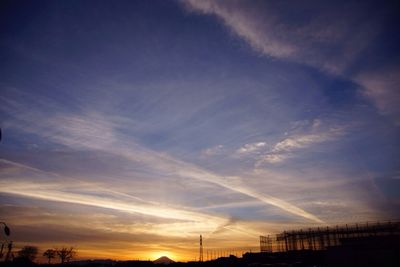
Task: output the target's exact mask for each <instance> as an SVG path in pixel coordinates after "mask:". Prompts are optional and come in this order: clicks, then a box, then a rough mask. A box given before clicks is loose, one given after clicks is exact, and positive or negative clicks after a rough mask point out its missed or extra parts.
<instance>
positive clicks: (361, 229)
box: [260, 222, 400, 252]
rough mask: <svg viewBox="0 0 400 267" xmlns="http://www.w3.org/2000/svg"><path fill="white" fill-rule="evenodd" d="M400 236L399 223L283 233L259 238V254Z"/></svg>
mask: <svg viewBox="0 0 400 267" xmlns="http://www.w3.org/2000/svg"><path fill="white" fill-rule="evenodd" d="M385 235H386V236H400V222H375V223H364V224H359V223H356V224H351V225H348V224H346V225H343V226H334V227H317V228H309V229H300V230H293V231H284V232H283V233H280V234H277V235H276V239H275V240H272V238H270V237H269V236H268V237H265V236H260V251H261V252H285V251H293V250H324V249H327V248H328V247H332V246H340V245H343V242H346V240H349V239H358V240H362V239H365V238H370V237H376V236H385Z"/></svg>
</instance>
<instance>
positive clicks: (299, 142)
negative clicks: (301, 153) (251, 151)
mask: <svg viewBox="0 0 400 267" xmlns="http://www.w3.org/2000/svg"><path fill="white" fill-rule="evenodd" d="M320 125H321V121H320V120H315V121H314V122H313V124H312V126H311V129H312V133H307V134H296V135H293V136H290V137H287V138H285V139H283V140H282V141H280V142H278V143H276V144H275V145H274V146H273V147H272V149H270V150H269V151H267V152H266V153H265V154H263V155H262V156H261V157H260V159H259V160H258V161H257V162H256V166H257V167H258V166H261V165H262V164H264V163H271V164H274V163H280V162H283V161H285V160H286V159H288V158H291V157H293V156H294V155H295V152H296V151H298V150H301V149H306V148H308V147H310V146H312V145H315V144H319V143H323V142H327V141H331V140H334V139H336V138H337V137H339V136H342V135H343V134H344V133H345V132H344V128H343V127H332V128H330V129H328V130H326V131H322V132H321V131H316V129H318V128H319V127H320Z"/></svg>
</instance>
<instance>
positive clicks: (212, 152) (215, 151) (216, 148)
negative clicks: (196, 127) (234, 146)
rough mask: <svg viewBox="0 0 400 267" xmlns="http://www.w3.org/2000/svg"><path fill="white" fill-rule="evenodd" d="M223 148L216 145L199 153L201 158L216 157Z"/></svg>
mask: <svg viewBox="0 0 400 267" xmlns="http://www.w3.org/2000/svg"><path fill="white" fill-rule="evenodd" d="M223 148H224V146H223V145H216V146H213V147H210V148H207V149H204V150H202V151H201V154H202V155H203V156H214V155H217V154H219V153H221V151H222V150H223Z"/></svg>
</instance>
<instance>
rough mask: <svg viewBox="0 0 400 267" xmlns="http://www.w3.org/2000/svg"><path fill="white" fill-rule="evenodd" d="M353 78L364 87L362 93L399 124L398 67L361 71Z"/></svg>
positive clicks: (399, 91) (399, 82)
mask: <svg viewBox="0 0 400 267" xmlns="http://www.w3.org/2000/svg"><path fill="white" fill-rule="evenodd" d="M355 80H356V81H357V82H358V83H359V84H360V85H361V86H363V88H364V91H363V93H364V95H365V96H367V97H368V98H370V99H371V100H372V102H373V103H374V104H375V106H376V107H377V108H378V109H379V112H381V113H382V114H384V115H391V116H392V117H393V118H394V121H395V123H396V124H400V121H399V119H398V118H399V117H400V106H399V102H400V90H399V88H400V67H399V66H396V67H389V68H383V69H378V70H374V71H372V70H369V71H363V72H361V73H359V74H358V75H356V77H355Z"/></svg>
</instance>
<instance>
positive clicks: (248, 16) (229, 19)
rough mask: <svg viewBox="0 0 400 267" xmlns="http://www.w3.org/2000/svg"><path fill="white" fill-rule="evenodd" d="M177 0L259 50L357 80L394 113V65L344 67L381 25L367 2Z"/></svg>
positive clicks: (376, 101)
mask: <svg viewBox="0 0 400 267" xmlns="http://www.w3.org/2000/svg"><path fill="white" fill-rule="evenodd" d="M181 2H182V4H183V6H185V8H186V9H187V10H190V11H192V12H197V13H201V14H205V15H213V16H215V17H217V18H218V19H219V20H221V21H222V23H223V24H224V25H225V26H226V27H227V28H228V29H230V30H231V31H232V32H233V33H234V34H235V35H237V36H238V37H240V38H241V39H243V40H244V41H246V42H247V43H248V44H249V45H250V46H251V47H252V48H253V50H255V51H257V52H259V53H261V54H262V55H264V56H267V57H273V58H278V59H281V60H287V61H293V62H298V63H301V64H305V65H309V66H312V67H315V68H317V69H319V70H322V71H324V72H327V73H329V74H331V75H334V76H338V77H342V78H344V79H347V80H349V81H352V82H354V83H358V84H359V85H361V88H362V93H363V95H364V96H366V97H367V98H369V99H370V100H372V102H373V103H374V104H375V105H376V107H377V108H378V109H379V110H380V111H381V114H384V115H388V114H394V115H395V116H397V117H398V113H399V111H398V109H397V108H396V106H399V105H398V102H399V96H398V90H397V88H398V85H399V81H398V79H397V77H398V76H399V75H398V72H399V71H398V68H397V69H390V70H387V69H385V70H384V71H382V70H381V69H382V66H378V70H374V71H372V70H371V69H366V70H364V68H363V67H362V66H361V67H360V64H358V66H357V68H358V70H357V71H356V73H357V72H359V74H356V75H354V74H349V71H348V70H349V69H351V68H352V66H353V65H356V64H357V61H358V60H360V57H361V56H362V55H363V52H364V51H365V50H366V49H368V47H369V45H370V44H372V43H373V41H374V40H375V39H376V37H377V36H378V34H379V33H380V32H381V31H382V28H383V26H382V19H381V18H380V17H379V12H377V14H376V15H377V16H376V17H371V16H369V15H368V14H370V13H369V11H368V10H369V5H368V4H365V3H360V2H358V3H357V2H354V1H353V2H352V1H349V2H347V3H346V4H341V5H338V4H335V3H331V4H326V3H325V5H324V6H321V5H319V4H316V3H315V2H308V3H301V4H298V3H293V2H286V1H281V2H268V1H259V2H257V1H256V2H254V1H252V2H248V1H240V0H235V1H224V0H221V1H208V0H206V1H196V0H189V1H181ZM293 9H295V10H296V14H298V15H297V16H296V17H295V20H298V21H296V23H294V22H293V17H292V16H293V14H291V13H290V12H288V10H293ZM354 11H356V12H354ZM349 12H351V14H350V13H349ZM339 14H340V16H339ZM355 25H357V26H355ZM351 72H352V73H354V71H353V70H352V71H351ZM397 123H398V122H397ZM279 158H283V157H278V156H274V157H272V156H271V160H273V159H276V160H279Z"/></svg>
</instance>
